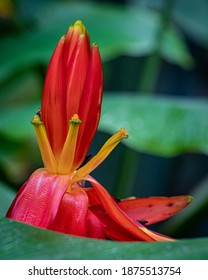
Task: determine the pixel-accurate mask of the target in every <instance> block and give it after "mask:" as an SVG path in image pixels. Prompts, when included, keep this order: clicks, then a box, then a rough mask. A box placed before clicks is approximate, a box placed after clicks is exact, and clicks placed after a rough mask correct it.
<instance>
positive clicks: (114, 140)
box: [72, 128, 128, 182]
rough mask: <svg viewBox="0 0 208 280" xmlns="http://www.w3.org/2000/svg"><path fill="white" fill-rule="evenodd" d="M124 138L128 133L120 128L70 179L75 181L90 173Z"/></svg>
mask: <svg viewBox="0 0 208 280" xmlns="http://www.w3.org/2000/svg"><path fill="white" fill-rule="evenodd" d="M124 138H128V133H127V132H126V130H125V129H124V128H121V129H120V130H119V131H118V132H117V133H115V134H114V135H113V136H111V137H110V138H109V139H108V140H107V141H106V142H105V144H104V145H103V147H102V148H101V149H100V151H99V152H98V153H97V154H96V155H95V156H94V157H93V158H92V159H91V160H90V161H89V162H88V163H86V164H85V165H84V166H83V167H81V168H80V169H78V171H77V172H76V174H75V175H74V178H73V180H72V181H73V182H77V181H79V180H80V179H83V178H85V177H86V176H87V175H88V174H90V172H92V171H93V170H94V169H95V168H96V167H97V166H98V165H100V164H101V163H102V162H103V161H104V160H105V159H106V157H107V156H108V155H109V154H110V153H111V151H112V150H113V149H114V148H115V147H116V146H117V145H118V144H119V142H120V141H121V140H122V139H124Z"/></svg>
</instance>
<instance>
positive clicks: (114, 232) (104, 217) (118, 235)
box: [91, 207, 138, 241]
mask: <svg viewBox="0 0 208 280" xmlns="http://www.w3.org/2000/svg"><path fill="white" fill-rule="evenodd" d="M91 211H92V212H93V213H94V214H95V215H96V216H97V217H98V218H99V220H100V221H101V222H102V223H103V225H104V231H105V236H106V238H109V239H111V240H116V241H138V238H137V237H135V236H134V235H133V234H131V233H130V232H128V231H127V230H126V229H125V228H123V227H121V226H120V225H118V224H117V223H116V222H114V220H112V219H111V217H110V216H109V215H108V213H106V212H104V211H101V210H100V209H97V208H96V207H91Z"/></svg>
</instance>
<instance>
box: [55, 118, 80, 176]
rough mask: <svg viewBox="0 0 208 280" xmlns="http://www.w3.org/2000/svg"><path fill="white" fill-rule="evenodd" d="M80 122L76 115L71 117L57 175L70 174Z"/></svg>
mask: <svg viewBox="0 0 208 280" xmlns="http://www.w3.org/2000/svg"><path fill="white" fill-rule="evenodd" d="M81 122H82V121H81V120H80V119H79V117H78V115H77V114H75V115H73V117H72V119H71V120H70V121H69V131H68V134H67V137H66V141H65V143H64V147H63V150H62V152H61V156H60V159H59V162H58V173H59V174H69V173H70V172H72V170H71V167H72V164H73V161H74V154H75V150H76V143H77V136H78V131H79V125H80V124H81Z"/></svg>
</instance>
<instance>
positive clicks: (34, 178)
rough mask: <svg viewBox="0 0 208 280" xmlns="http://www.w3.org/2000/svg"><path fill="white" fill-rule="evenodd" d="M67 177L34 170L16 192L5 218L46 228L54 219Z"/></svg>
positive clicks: (65, 187) (67, 181) (67, 180)
mask: <svg viewBox="0 0 208 280" xmlns="http://www.w3.org/2000/svg"><path fill="white" fill-rule="evenodd" d="M69 180H70V178H69V176H65V175H63V176H60V175H53V174H49V173H47V172H46V171H45V169H38V170H36V171H35V172H34V173H33V174H32V175H31V177H30V178H29V180H28V182H27V183H26V184H24V185H23V187H22V188H21V189H20V191H19V192H18V194H17V196H16V198H15V200H14V202H13V203H12V205H11V207H10V209H9V211H8V213H7V217H8V218H11V219H14V220H17V221H21V222H24V223H28V224H31V225H34V226H38V227H43V228H47V227H48V225H49V224H50V223H51V221H52V220H53V219H54V217H55V215H56V213H57V211H58V207H59V203H60V201H61V199H62V197H63V194H64V192H65V191H66V189H67V187H68V184H69Z"/></svg>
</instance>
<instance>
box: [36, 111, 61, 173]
mask: <svg viewBox="0 0 208 280" xmlns="http://www.w3.org/2000/svg"><path fill="white" fill-rule="evenodd" d="M32 124H33V125H34V127H35V132H36V136H37V140H38V146H39V149H40V153H41V156H42V160H43V163H44V166H45V167H46V169H47V171H48V172H49V173H57V163H56V159H55V157H54V154H53V151H52V149H51V146H50V143H49V140H48V136H47V132H46V129H45V125H44V123H43V122H42V121H41V120H40V117H39V116H37V115H35V116H34V117H33V120H32Z"/></svg>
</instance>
